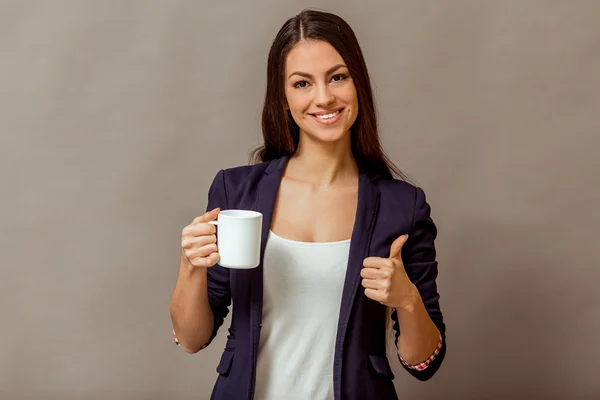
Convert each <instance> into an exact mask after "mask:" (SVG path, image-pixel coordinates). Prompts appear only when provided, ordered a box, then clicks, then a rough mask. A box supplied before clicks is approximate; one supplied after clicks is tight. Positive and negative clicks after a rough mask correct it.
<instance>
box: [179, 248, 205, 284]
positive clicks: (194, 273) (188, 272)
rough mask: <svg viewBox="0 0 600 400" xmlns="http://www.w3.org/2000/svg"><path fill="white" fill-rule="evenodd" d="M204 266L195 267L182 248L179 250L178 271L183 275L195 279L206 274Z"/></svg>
mask: <svg viewBox="0 0 600 400" xmlns="http://www.w3.org/2000/svg"><path fill="white" fill-rule="evenodd" d="M206 270H207V269H206V268H204V267H196V266H194V265H192V263H191V262H190V260H189V259H188V258H187V256H186V255H185V254H184V252H183V250H182V251H181V263H180V268H179V273H180V275H182V276H183V277H185V278H187V279H196V277H198V276H206Z"/></svg>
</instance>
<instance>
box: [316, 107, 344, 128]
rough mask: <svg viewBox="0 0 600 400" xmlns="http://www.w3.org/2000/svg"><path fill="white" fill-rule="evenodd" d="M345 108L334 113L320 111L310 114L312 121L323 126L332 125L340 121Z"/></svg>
mask: <svg viewBox="0 0 600 400" xmlns="http://www.w3.org/2000/svg"><path fill="white" fill-rule="evenodd" d="M342 111H344V109H343V108H340V109H338V110H334V111H320V112H318V113H315V114H309V115H310V116H311V117H312V119H313V120H314V121H315V122H317V123H319V124H321V125H332V124H335V123H336V122H337V121H339V120H340V118H341V115H342Z"/></svg>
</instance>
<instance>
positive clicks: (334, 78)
mask: <svg viewBox="0 0 600 400" xmlns="http://www.w3.org/2000/svg"><path fill="white" fill-rule="evenodd" d="M346 78H348V75H346V74H335V75H334V76H332V77H331V80H332V81H334V82H341V81H343V80H345V79H346Z"/></svg>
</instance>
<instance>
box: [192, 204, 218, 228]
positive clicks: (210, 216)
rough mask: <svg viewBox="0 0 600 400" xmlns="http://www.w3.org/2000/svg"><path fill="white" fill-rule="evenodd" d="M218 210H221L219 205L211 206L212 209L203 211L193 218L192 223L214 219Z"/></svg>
mask: <svg viewBox="0 0 600 400" xmlns="http://www.w3.org/2000/svg"><path fill="white" fill-rule="evenodd" d="M220 211H221V209H220V208H219V207H217V208H213V209H212V210H210V211H207V212H205V213H204V214H202V215H201V216H199V217H196V218H194V221H192V224H198V223H201V222H208V221H214V220H215V219H216V218H217V216H218V215H219V212H220Z"/></svg>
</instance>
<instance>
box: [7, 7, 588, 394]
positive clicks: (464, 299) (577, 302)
mask: <svg viewBox="0 0 600 400" xmlns="http://www.w3.org/2000/svg"><path fill="white" fill-rule="evenodd" d="M314 5H318V6H319V7H321V8H322V9H326V10H329V11H332V12H335V13H338V14H339V15H341V16H342V17H344V18H345V19H346V20H347V21H348V22H349V23H350V25H351V26H352V27H353V28H354V30H355V32H356V34H357V36H358V38H359V40H360V42H361V45H362V47H363V49H364V53H365V56H366V59H367V62H368V66H369V68H370V73H371V74H372V79H373V83H374V86H375V93H376V96H377V101H378V106H379V111H380V115H381V126H382V140H383V142H384V145H385V147H386V149H387V151H388V152H389V154H390V155H391V157H392V159H393V160H394V161H395V162H396V163H397V164H398V165H399V166H400V168H401V169H403V170H404V171H405V172H407V173H408V174H409V175H410V176H411V177H412V178H414V179H416V180H417V181H418V183H419V184H420V185H421V186H422V187H423V188H424V189H425V191H426V193H427V194H428V198H429V201H430V203H431V205H432V208H433V215H434V218H435V220H436V222H437V224H438V226H439V229H440V236H439V240H438V241H437V245H438V249H439V261H440V276H439V287H440V291H441V294H442V299H441V301H442V303H441V304H442V307H443V311H444V313H445V317H446V321H447V324H448V346H449V352H448V356H447V359H446V361H445V363H444V365H443V366H442V369H441V370H440V371H439V373H438V374H437V375H436V376H435V377H434V379H433V380H431V381H430V382H427V383H420V382H418V381H416V380H414V379H413V378H410V377H409V376H408V374H406V373H405V372H403V371H402V370H401V368H400V367H399V366H398V364H397V362H396V361H395V360H393V361H392V364H393V365H394V370H395V371H396V375H397V377H396V384H397V387H398V391H399V393H400V394H401V397H402V398H403V399H521V398H523V399H525V398H535V399H544V398H557V399H584V398H593V397H594V395H595V396H600V380H599V379H598V374H599V369H598V366H597V360H598V357H599V356H600V350H599V345H598V337H599V333H598V331H600V312H599V306H600V293H598V291H597V290H595V289H596V287H597V284H598V281H599V278H600V276H599V275H600V273H599V269H598V264H599V262H598V256H597V254H595V253H594V249H593V247H592V246H593V243H594V242H595V241H596V235H597V229H598V227H599V226H600V215H599V214H600V213H599V211H598V204H600V185H599V182H600V179H599V178H598V176H599V172H600V162H599V159H598V157H597V153H598V151H597V147H598V145H600V138H599V136H600V135H599V133H600V118H599V113H600V73H599V71H600V25H598V17H600V2H598V1H583V0H573V1H566V0H565V1H550V0H548V1H542V0H539V1H534V0H528V1H526V0H520V1H517V0H510V1H507V0H505V1H501V2H498V1H457V0H454V1H442V0H440V1H416V0H415V1H397V0H396V1H371V2H366V1H341V0H337V1H318V2H317V1H306V2H294V3H292V2H281V1H275V0H271V1H267V0H263V1H247V2H242V1H237V2H227V1H222V2H207V1H196V2H193V1H187V2H185V1H173V0H171V1H166V0H165V1H159V0H152V1H150V0H148V1H107V0H104V1H95V2H93V1H91V0H89V1H83V0H82V1H59V0H54V1H37V2H35V1H11V2H7V1H2V2H0V174H1V175H0V176H1V178H2V192H1V193H2V195H1V208H0V213H1V214H0V218H1V219H0V221H2V223H1V228H0V229H1V231H0V232H1V236H0V245H1V253H0V254H1V269H0V286H1V287H0V315H1V316H2V325H1V326H2V329H0V398H2V399H208V397H209V393H210V390H211V388H212V385H213V383H214V379H215V378H216V373H215V367H216V363H217V360H218V357H219V355H220V352H221V351H222V348H223V344H224V340H223V339H224V336H225V330H222V331H221V332H220V335H219V337H218V339H217V340H216V342H215V343H214V344H213V345H212V346H211V347H210V348H208V349H206V350H204V351H202V352H200V353H199V354H196V355H193V356H190V355H187V354H185V353H184V352H183V351H182V350H181V349H178V348H176V347H175V346H174V345H173V343H172V341H171V327H170V319H169V300H170V296H171V293H172V290H173V287H174V283H175V278H176V273H177V268H178V261H179V243H180V233H181V229H182V228H183V227H184V226H185V225H187V224H188V223H189V222H191V220H192V219H193V218H194V217H195V216H197V215H199V214H201V213H202V212H203V211H204V207H205V205H206V192H207V188H208V185H209V183H210V181H211V180H212V178H213V176H214V174H215V173H216V172H217V171H218V170H219V169H221V168H226V167H230V166H235V165H239V164H245V163H246V162H247V155H248V151H249V149H250V148H251V147H253V146H254V145H256V144H257V143H258V142H259V138H260V136H259V131H260V125H259V116H260V109H261V102H262V97H263V93H264V88H265V75H266V70H265V66H266V57H267V52H268V49H269V46H270V43H271V40H272V39H273V37H274V36H275V34H276V32H277V30H278V29H279V27H280V26H281V25H282V24H283V22H284V21H285V19H287V18H288V17H291V16H292V15H294V14H296V13H298V12H299V11H301V10H302V9H303V8H304V7H309V6H314ZM594 398H598V397H594Z"/></svg>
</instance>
